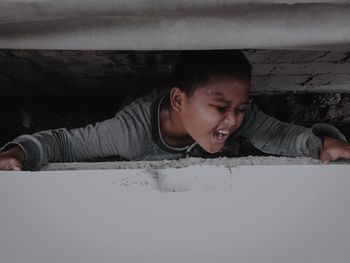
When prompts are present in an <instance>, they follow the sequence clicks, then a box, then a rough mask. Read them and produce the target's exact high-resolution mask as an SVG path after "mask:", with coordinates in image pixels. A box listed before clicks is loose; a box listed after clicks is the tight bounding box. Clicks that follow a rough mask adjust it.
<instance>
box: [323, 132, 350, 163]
mask: <svg viewBox="0 0 350 263" xmlns="http://www.w3.org/2000/svg"><path fill="white" fill-rule="evenodd" d="M340 158H344V159H350V144H348V143H346V142H343V141H340V140H337V139H333V138H330V137H325V138H323V149H322V152H321V155H320V160H321V162H322V163H324V164H328V163H330V162H332V161H335V160H338V159H340Z"/></svg>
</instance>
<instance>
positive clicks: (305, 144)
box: [1, 91, 346, 170]
mask: <svg viewBox="0 0 350 263" xmlns="http://www.w3.org/2000/svg"><path fill="white" fill-rule="evenodd" d="M166 95H167V94H157V92H156V91H154V92H153V93H151V94H149V95H147V96H144V97H142V98H139V99H137V100H135V101H134V102H132V103H131V104H129V105H127V106H125V107H124V108H123V109H122V110H120V111H119V112H118V113H117V114H116V115H115V117H113V118H111V119H107V120H105V121H102V122H98V123H96V124H94V125H91V124H90V125H87V126H86V127H83V128H77V129H71V130H68V129H64V128H62V129H56V130H47V131H41V132H38V133H34V134H32V135H21V136H19V137H17V138H16V139H14V140H13V141H11V142H9V143H7V144H6V145H5V146H4V147H3V148H2V149H1V151H4V150H6V149H8V148H10V147H11V146H12V145H18V146H19V147H21V148H22V149H23V151H24V152H25V155H26V161H25V163H24V167H23V169H24V170H37V169H40V168H41V167H42V166H43V165H45V164H47V163H49V162H82V161H98V160H100V159H106V158H113V157H117V156H119V157H121V158H123V159H126V160H161V159H178V158H182V157H186V156H188V155H190V156H193V154H192V152H193V151H194V149H195V148H196V147H198V145H197V144H196V143H194V144H192V145H188V146H186V147H182V148H176V147H172V146H170V145H167V144H166V142H165V141H164V140H163V138H162V136H161V132H160V122H159V113H160V105H161V103H162V101H163V99H164V97H165V96H166ZM239 136H243V137H245V138H247V139H248V140H249V141H250V142H251V143H252V144H253V145H254V146H255V147H256V148H258V149H259V150H261V151H263V152H266V153H269V154H275V155H284V156H309V157H313V158H319V155H320V152H321V150H322V141H321V139H320V138H321V137H322V136H328V137H333V138H337V139H340V140H343V141H346V139H345V137H344V135H343V134H341V133H340V132H339V131H338V130H337V129H336V128H335V127H333V126H331V125H328V124H316V125H313V126H312V127H311V128H305V127H302V126H297V125H292V124H287V123H283V122H280V121H278V120H277V119H275V118H273V117H271V116H268V115H266V114H265V113H263V112H262V111H260V110H259V109H258V108H257V107H256V106H255V105H253V104H249V106H248V108H247V111H246V115H245V118H244V121H243V123H242V125H241V127H240V128H239V129H238V130H236V131H235V132H234V133H233V134H232V135H231V136H230V138H229V139H228V140H235V139H237V137H239Z"/></svg>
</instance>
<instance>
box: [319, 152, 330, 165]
mask: <svg viewBox="0 0 350 263" xmlns="http://www.w3.org/2000/svg"><path fill="white" fill-rule="evenodd" d="M320 160H321V162H322V163H323V164H329V163H330V162H331V156H330V154H328V153H324V152H323V153H322V154H321V156H320Z"/></svg>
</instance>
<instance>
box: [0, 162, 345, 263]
mask: <svg viewBox="0 0 350 263" xmlns="http://www.w3.org/2000/svg"><path fill="white" fill-rule="evenodd" d="M349 167H350V166H349V165H344V164H333V165H317V164H316V165H241V166H235V167H225V166H223V165H219V166H214V165H207V164H206V165H199V164H197V165H190V166H188V167H184V168H167V169H165V168H164V169H151V168H149V169H118V170H81V171H40V172H1V173H0V210H1V212H2V213H1V220H0V262H6V263H18V262H28V263H31V262H33V263H34V262H35V263H37V262H51V263H55V262H57V263H58V262H59V263H61V262H84V263H85V262H132V263H137V262H191V263H193V262H201V263H202V262H210V263H212V262H269V263H271V262H276V263H277V262H287V263H288V262H291V263H292V262H293V263H294V262H315V261H317V262H321V263H323V262H325V263H326V262H327V263H328V262H339V263H340V262H348V260H349V259H350V251H349V249H348V248H349V246H350V232H349V229H350V212H349V204H348V200H350V191H349V187H348V186H349V185H350V176H349Z"/></svg>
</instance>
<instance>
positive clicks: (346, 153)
mask: <svg viewBox="0 0 350 263" xmlns="http://www.w3.org/2000/svg"><path fill="white" fill-rule="evenodd" d="M340 157H341V158H344V159H349V160H350V148H349V147H348V148H346V149H344V151H342V154H341V155H340Z"/></svg>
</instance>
